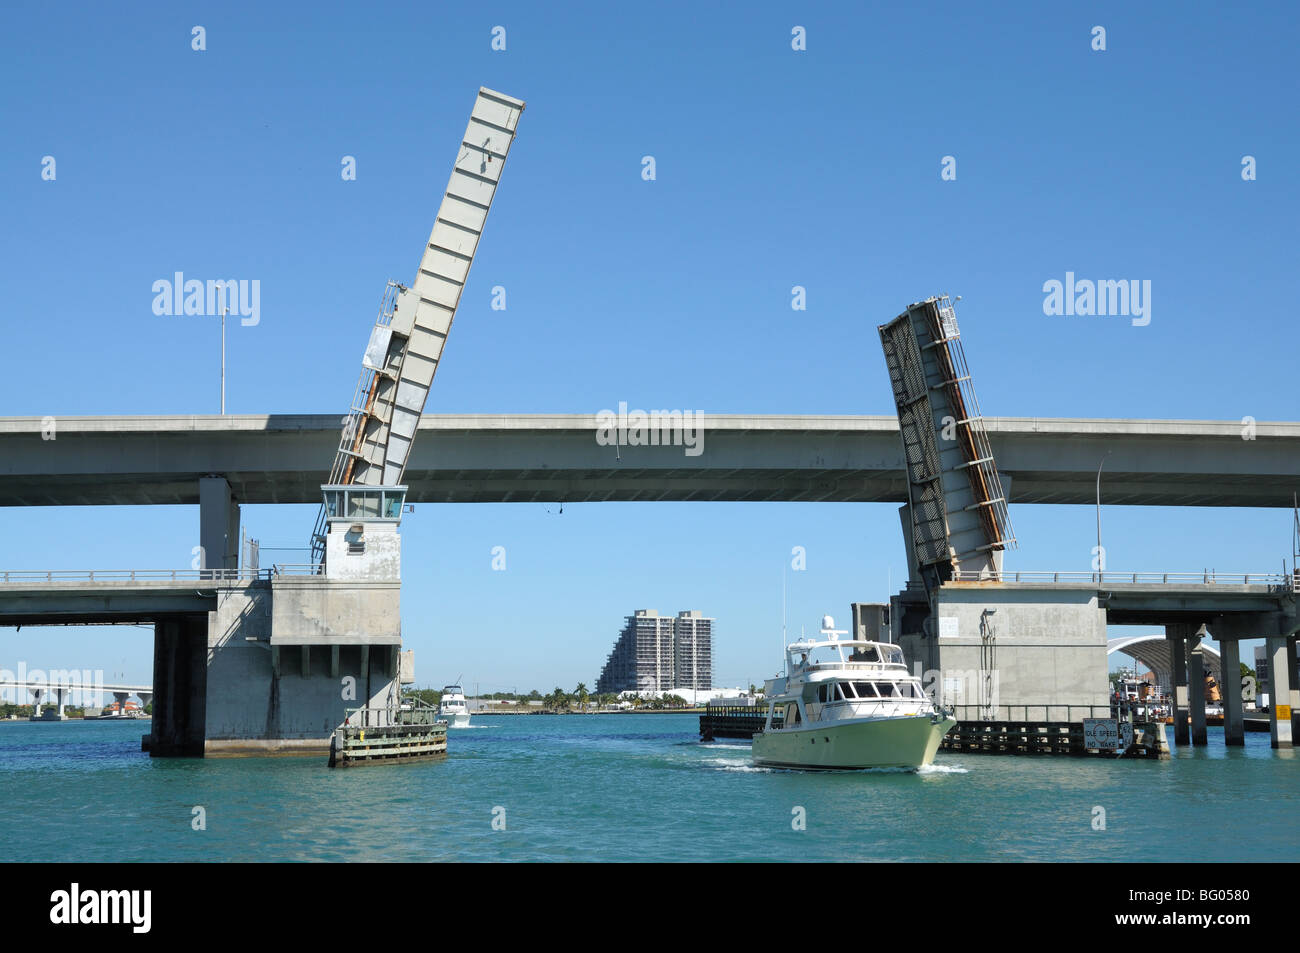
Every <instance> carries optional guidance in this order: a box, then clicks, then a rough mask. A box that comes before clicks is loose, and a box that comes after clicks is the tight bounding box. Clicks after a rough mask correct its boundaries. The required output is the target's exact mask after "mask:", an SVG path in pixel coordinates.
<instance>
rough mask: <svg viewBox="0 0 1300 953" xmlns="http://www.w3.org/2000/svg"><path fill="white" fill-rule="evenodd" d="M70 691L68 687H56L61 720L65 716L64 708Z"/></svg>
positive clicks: (55, 692) (55, 691)
mask: <svg viewBox="0 0 1300 953" xmlns="http://www.w3.org/2000/svg"><path fill="white" fill-rule="evenodd" d="M68 691H69V690H68V689H66V688H56V689H54V694H55V695H56V696H58V699H59V720H60V721H62V720H63V718H64V714H63V710H64V708H66V707H67V698H68Z"/></svg>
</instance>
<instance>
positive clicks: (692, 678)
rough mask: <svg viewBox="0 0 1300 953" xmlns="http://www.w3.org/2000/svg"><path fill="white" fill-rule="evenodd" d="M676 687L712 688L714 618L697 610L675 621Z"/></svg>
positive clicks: (674, 665) (674, 671)
mask: <svg viewBox="0 0 1300 953" xmlns="http://www.w3.org/2000/svg"><path fill="white" fill-rule="evenodd" d="M673 675H674V679H673V681H674V684H673V688H691V689H706V690H707V689H710V688H712V687H713V620H712V619H706V618H704V613H702V612H699V611H698V610H694V609H692V610H690V611H688V612H679V613H677V618H676V619H674V620H673Z"/></svg>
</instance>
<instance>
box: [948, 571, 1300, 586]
mask: <svg viewBox="0 0 1300 953" xmlns="http://www.w3.org/2000/svg"><path fill="white" fill-rule="evenodd" d="M953 581H954V582H1032V583H1080V582H1083V583H1091V584H1094V585H1098V586H1121V585H1131V586H1142V585H1146V586H1187V585H1204V586H1216V585H1217V586H1270V587H1274V588H1283V589H1293V588H1295V585H1296V580H1295V577H1294V576H1293V575H1291V574H1289V573H1280V572H1219V571H1217V570H1212V571H1202V572H1112V571H1110V570H1107V571H1106V572H1087V571H1068V570H1067V571H1065V572H1052V571H1042V570H1031V571H1028V572H1025V571H1018V572H1007V571H1005V570H1004V571H1003V572H1002V574H1001V576H1000V577H999V578H997V579H995V578H993V576H991V575H990V574H988V573H981V572H976V571H973V570H957V571H956V572H954V573H953Z"/></svg>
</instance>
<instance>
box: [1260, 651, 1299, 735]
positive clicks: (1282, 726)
mask: <svg viewBox="0 0 1300 953" xmlns="http://www.w3.org/2000/svg"><path fill="white" fill-rule="evenodd" d="M1264 644H1265V646H1266V649H1267V652H1268V674H1269V686H1268V695H1269V739H1270V743H1271V744H1272V746H1273V747H1274V748H1290V747H1291V746H1292V738H1293V735H1292V727H1293V726H1292V717H1293V716H1292V708H1291V705H1290V701H1291V679H1292V677H1293V673H1294V670H1295V662H1294V659H1295V642H1294V640H1293V639H1288V638H1270V639H1266V640H1265V642H1264ZM1288 651H1289V652H1290V653H1291V658H1287V653H1288Z"/></svg>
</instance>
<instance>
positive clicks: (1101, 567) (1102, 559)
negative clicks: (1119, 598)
mask: <svg viewBox="0 0 1300 953" xmlns="http://www.w3.org/2000/svg"><path fill="white" fill-rule="evenodd" d="M1110 454H1111V451H1109V450H1107V451H1106V452H1105V454H1103V455H1102V458H1101V463H1099V464H1097V552H1096V556H1097V559H1098V560H1099V562H1098V563H1097V573H1098V576H1097V581H1098V582H1100V581H1101V575H1100V574H1101V573H1102V572H1104V571H1105V569H1106V556H1105V550H1103V549H1102V548H1101V468H1102V467H1104V466H1105V465H1106V457H1109V456H1110Z"/></svg>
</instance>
